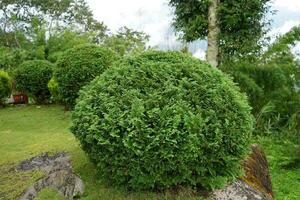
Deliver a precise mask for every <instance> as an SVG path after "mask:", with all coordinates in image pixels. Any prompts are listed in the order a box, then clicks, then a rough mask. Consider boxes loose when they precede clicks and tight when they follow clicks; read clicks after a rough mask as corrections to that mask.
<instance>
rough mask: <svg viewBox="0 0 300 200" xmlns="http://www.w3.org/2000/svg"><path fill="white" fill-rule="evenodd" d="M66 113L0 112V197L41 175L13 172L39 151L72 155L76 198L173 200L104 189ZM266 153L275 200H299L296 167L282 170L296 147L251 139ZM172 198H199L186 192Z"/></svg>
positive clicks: (52, 195)
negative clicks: (81, 185) (78, 186)
mask: <svg viewBox="0 0 300 200" xmlns="http://www.w3.org/2000/svg"><path fill="white" fill-rule="evenodd" d="M69 126H70V113H69V112H65V111H64V110H63V108H62V107H60V106H42V107H39V106H17V107H8V108H5V109H0V142H1V144H0V199H1V200H2V199H3V200H4V199H5V200H9V199H17V197H18V196H19V195H20V194H21V193H22V191H24V190H25V189H26V188H27V187H28V186H29V185H31V184H32V183H33V182H34V181H35V180H37V179H39V178H40V177H42V176H43V174H42V173H41V172H18V171H16V170H15V166H16V165H17V164H18V162H20V161H22V160H25V159H27V158H30V157H33V156H36V155H38V154H41V153H43V152H51V153H55V152H60V151H66V152H68V153H69V154H70V155H71V157H72V165H73V168H74V170H75V172H76V173H77V174H78V175H79V176H80V177H81V178H82V179H83V181H84V182H85V185H86V190H85V194H84V195H83V196H82V197H81V198H80V199H85V200H97V199H101V200H102V199H103V200H105V199H109V200H115V199H128V200H129V199H132V200H142V199H173V198H172V197H171V195H169V194H156V193H152V192H136V193H133V192H130V193H129V192H126V191H124V190H122V189H120V188H113V187H109V186H105V185H104V184H103V183H102V182H101V179H100V178H99V176H98V175H97V173H96V170H95V167H94V166H93V165H92V164H91V163H90V162H89V160H88V159H87V157H86V156H85V154H84V153H83V151H82V150H81V149H80V147H79V144H78V143H77V141H76V140H75V138H74V137H73V135H72V134H71V133H70V131H69ZM255 140H256V142H257V141H259V142H258V143H260V144H261V145H262V146H263V148H264V149H265V151H266V154H267V156H268V160H269V162H270V170H271V176H272V181H273V189H274V193H275V196H276V199H284V200H298V199H300V165H299V163H298V164H297V163H296V164H294V165H293V166H292V167H288V168H287V167H283V164H284V163H285V162H287V161H289V160H290V156H291V155H293V154H292V153H291V152H290V149H296V148H297V146H296V145H295V144H294V143H293V142H291V141H289V140H287V139H280V140H279V139H274V138H272V137H261V138H256V139H255ZM38 199H39V200H47V199H49V200H50V199H51V200H62V199H64V198H63V197H62V196H61V195H59V194H57V193H56V192H55V191H51V190H43V191H42V192H41V193H40V195H39V197H38ZM176 199H202V198H201V197H197V196H192V195H191V193H189V192H185V193H183V194H181V195H180V196H179V197H177V198H176Z"/></svg>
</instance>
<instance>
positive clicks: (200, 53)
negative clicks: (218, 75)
mask: <svg viewBox="0 0 300 200" xmlns="http://www.w3.org/2000/svg"><path fill="white" fill-rule="evenodd" d="M193 56H194V57H196V58H199V59H201V60H205V57H206V52H205V51H204V50H203V49H198V50H197V51H196V52H195V53H194V54H193Z"/></svg>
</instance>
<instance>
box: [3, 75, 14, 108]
mask: <svg viewBox="0 0 300 200" xmlns="http://www.w3.org/2000/svg"><path fill="white" fill-rule="evenodd" d="M11 90H12V81H11V78H10V76H9V75H8V73H6V72H5V71H2V70H0V105H1V104H3V100H4V99H5V98H6V97H9V95H10V94H11Z"/></svg>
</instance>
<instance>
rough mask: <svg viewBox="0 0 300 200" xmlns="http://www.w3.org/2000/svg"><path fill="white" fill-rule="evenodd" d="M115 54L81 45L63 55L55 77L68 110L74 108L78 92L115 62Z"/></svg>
mask: <svg viewBox="0 0 300 200" xmlns="http://www.w3.org/2000/svg"><path fill="white" fill-rule="evenodd" d="M115 59H116V56H115V54H114V52H112V51H111V50H109V49H106V48H103V47H99V46H97V45H79V46H77V47H74V48H72V49H69V50H67V51H66V52H64V53H63V55H62V56H61V57H60V59H59V60H58V63H57V69H56V70H55V73H54V77H55V80H56V81H57V84H58V88H57V89H58V93H59V96H60V98H61V101H62V102H63V103H64V104H65V106H66V108H73V107H74V105H75V101H76V98H77V97H78V91H79V90H80V89H81V87H82V86H85V85H86V84H88V83H89V82H90V81H91V80H93V79H94V78H95V77H96V76H98V75H100V74H101V73H103V72H104V71H105V70H106V69H107V68H108V67H110V66H111V65H112V62H113V61H115Z"/></svg>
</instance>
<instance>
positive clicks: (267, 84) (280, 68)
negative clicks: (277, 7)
mask: <svg viewBox="0 0 300 200" xmlns="http://www.w3.org/2000/svg"><path fill="white" fill-rule="evenodd" d="M299 40H300V27H295V28H293V29H292V30H291V31H290V32H288V33H287V34H285V35H283V36H281V37H279V38H278V39H277V40H276V41H275V42H274V43H273V44H272V45H270V46H269V48H268V49H267V50H266V51H265V52H264V54H262V55H261V56H260V57H258V58H257V59H256V60H255V61H251V62H249V61H247V60H243V61H238V62H236V63H231V64H230V67H228V66H227V67H224V66H223V70H225V71H226V72H228V73H230V74H231V75H232V76H233V77H234V80H235V81H236V82H237V83H238V84H239V86H240V88H241V89H242V91H244V92H246V93H247V95H248V96H249V100H250V104H251V106H252V107H253V114H254V115H255V116H256V118H257V123H256V126H257V127H256V132H258V133H259V134H261V133H271V132H272V133H274V132H282V131H283V130H284V129H286V128H287V129H288V132H289V133H292V134H293V133H295V132H296V135H298V133H299V129H300V103H299V102H300V62H299V60H298V59H297V58H296V57H295V55H294V54H293V53H292V51H291V48H292V47H293V46H295V44H296V42H297V41H299Z"/></svg>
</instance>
